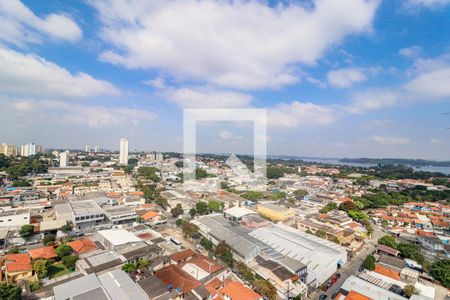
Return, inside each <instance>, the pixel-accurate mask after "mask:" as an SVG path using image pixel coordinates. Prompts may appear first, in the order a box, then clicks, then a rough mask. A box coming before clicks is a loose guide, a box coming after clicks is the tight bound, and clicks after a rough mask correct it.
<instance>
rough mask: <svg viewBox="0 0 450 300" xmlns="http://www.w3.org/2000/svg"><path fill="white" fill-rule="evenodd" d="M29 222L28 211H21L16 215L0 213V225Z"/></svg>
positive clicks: (6, 225) (17, 225)
mask: <svg viewBox="0 0 450 300" xmlns="http://www.w3.org/2000/svg"><path fill="white" fill-rule="evenodd" d="M26 224H30V213H29V212H28V213H21V214H16V215H0V227H8V226H13V227H20V226H22V225H26Z"/></svg>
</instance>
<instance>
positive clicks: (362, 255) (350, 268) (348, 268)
mask: <svg viewBox="0 0 450 300" xmlns="http://www.w3.org/2000/svg"><path fill="white" fill-rule="evenodd" d="M372 226H373V229H374V232H373V234H372V238H371V239H370V240H368V241H366V244H365V245H364V246H363V248H362V249H361V250H359V251H358V252H357V253H356V254H355V255H353V257H352V258H351V259H350V260H349V261H347V263H346V264H345V265H344V266H343V267H342V268H341V269H339V270H338V272H339V273H340V274H341V277H340V278H339V280H338V281H337V282H336V283H335V284H333V285H332V286H331V287H330V288H329V289H328V291H326V292H323V291H322V290H321V289H318V290H316V291H314V292H313V293H311V294H310V295H309V297H308V298H309V299H319V296H320V295H322V294H325V295H327V299H333V298H332V296H333V294H335V293H337V292H338V291H339V289H340V288H341V285H342V284H343V283H344V281H345V280H346V279H347V278H348V277H349V276H350V275H358V274H359V267H360V266H361V264H362V263H363V261H364V259H366V257H367V255H368V254H370V253H372V252H373V251H374V250H375V247H376V245H377V241H378V239H379V238H380V237H382V236H383V235H384V233H383V232H382V231H381V230H380V229H378V228H377V226H376V225H375V224H372Z"/></svg>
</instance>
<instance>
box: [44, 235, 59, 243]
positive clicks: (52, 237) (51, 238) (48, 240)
mask: <svg viewBox="0 0 450 300" xmlns="http://www.w3.org/2000/svg"><path fill="white" fill-rule="evenodd" d="M55 240H56V237H55V235H54V234H46V235H45V236H44V238H43V239H42V242H43V243H44V245H46V246H47V245H50V244H53V243H54V242H55Z"/></svg>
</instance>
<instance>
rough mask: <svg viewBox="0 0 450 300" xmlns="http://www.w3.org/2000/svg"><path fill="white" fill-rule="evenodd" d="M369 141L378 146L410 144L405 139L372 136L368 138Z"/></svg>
mask: <svg viewBox="0 0 450 300" xmlns="http://www.w3.org/2000/svg"><path fill="white" fill-rule="evenodd" d="M370 140H371V141H373V142H376V143H378V144H381V145H388V146H398V145H406V144H409V143H410V142H411V141H410V140H409V139H408V138H405V137H388V136H381V135H374V136H372V137H370Z"/></svg>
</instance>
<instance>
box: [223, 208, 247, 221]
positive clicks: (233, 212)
mask: <svg viewBox="0 0 450 300" xmlns="http://www.w3.org/2000/svg"><path fill="white" fill-rule="evenodd" d="M224 213H225V214H228V215H230V216H233V217H235V218H237V219H239V218H242V217H243V216H246V215H250V214H254V213H255V212H254V211H253V210H250V209H248V208H245V207H237V206H235V207H232V208H229V209H226V210H224Z"/></svg>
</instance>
